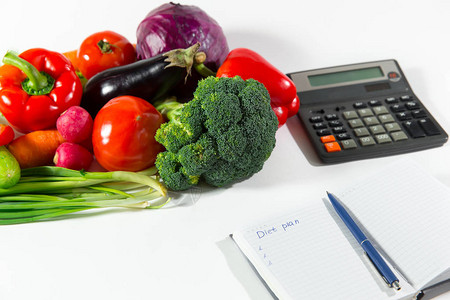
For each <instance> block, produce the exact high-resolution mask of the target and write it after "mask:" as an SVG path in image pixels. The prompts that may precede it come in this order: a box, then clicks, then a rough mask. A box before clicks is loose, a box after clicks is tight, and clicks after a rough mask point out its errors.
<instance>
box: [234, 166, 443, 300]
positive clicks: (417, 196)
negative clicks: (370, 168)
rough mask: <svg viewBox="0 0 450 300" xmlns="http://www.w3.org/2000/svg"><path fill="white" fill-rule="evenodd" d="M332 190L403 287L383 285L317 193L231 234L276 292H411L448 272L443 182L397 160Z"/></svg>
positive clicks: (385, 295)
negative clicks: (306, 203)
mask: <svg viewBox="0 0 450 300" xmlns="http://www.w3.org/2000/svg"><path fill="white" fill-rule="evenodd" d="M325 191H326V187H324V197H325V196H326V192H325ZM330 192H334V191H330ZM335 194H336V195H337V196H338V198H339V199H340V201H341V203H343V204H344V205H345V206H346V208H347V209H348V210H349V211H350V213H351V214H352V217H354V218H355V219H356V221H357V223H359V225H361V226H362V227H363V229H364V231H365V233H366V234H367V236H368V237H369V238H371V240H372V242H373V243H374V244H375V246H376V247H377V248H378V250H379V251H380V252H381V254H382V255H383V256H384V257H385V259H386V261H387V262H388V264H390V265H391V266H392V269H393V270H394V272H395V273H396V274H397V277H398V278H400V284H401V286H402V290H401V291H400V292H396V291H394V290H393V289H392V288H389V287H387V285H386V284H385V283H384V281H383V280H382V279H381V277H380V276H379V274H378V273H377V271H376V270H375V268H374V267H373V266H372V264H371V263H370V261H369V260H368V258H367V256H366V255H365V254H364V252H363V250H362V248H361V247H360V246H359V245H358V244H357V243H356V241H355V239H354V238H353V236H352V235H351V233H350V232H349V231H348V229H347V228H346V227H345V225H343V224H342V221H340V219H339V217H338V216H337V215H336V213H335V212H334V210H333V208H332V207H331V205H330V204H329V202H327V201H326V200H325V199H317V203H316V204H317V205H312V206H308V207H301V208H299V209H298V211H295V212H291V213H288V214H285V215H282V216H277V217H274V218H272V219H270V220H266V221H262V222H260V223H259V224H255V225H254V226H250V227H248V228H245V229H243V230H240V231H237V232H235V233H233V235H232V236H233V239H234V240H235V241H236V243H237V244H238V246H239V247H240V248H241V250H242V251H243V252H244V254H245V255H246V256H247V257H248V259H249V260H250V262H251V263H252V264H253V265H254V267H255V269H256V270H257V271H258V273H259V274H260V275H261V277H262V278H263V279H264V280H265V282H266V283H267V285H268V286H269V288H271V289H272V291H273V292H274V293H275V295H277V296H278V297H279V298H280V299H330V298H332V299H411V298H412V297H413V296H414V295H415V294H416V293H417V291H419V290H421V289H422V288H424V287H426V286H428V285H430V284H431V283H435V282H433V280H434V279H435V278H438V277H439V276H440V275H441V277H439V280H443V279H446V278H447V279H448V277H450V274H446V273H449V272H448V270H450V269H449V268H450V259H449V258H448V253H450V246H449V243H447V242H446V240H447V238H448V237H449V236H450V232H449V230H450V217H449V216H450V191H449V188H447V187H446V186H444V185H442V184H441V183H440V182H438V181H437V180H435V179H434V178H433V177H431V176H430V175H427V174H426V173H425V172H424V171H423V170H421V169H420V168H419V167H418V166H417V165H415V164H413V163H412V162H411V161H409V160H402V161H400V162H399V163H396V164H394V165H391V166H389V167H388V168H386V169H384V170H382V172H381V173H378V174H375V175H373V176H372V177H370V178H367V179H365V180H363V181H361V182H359V183H357V184H355V185H353V186H351V187H349V188H347V189H345V190H343V191H336V192H335ZM397 270H398V271H397Z"/></svg>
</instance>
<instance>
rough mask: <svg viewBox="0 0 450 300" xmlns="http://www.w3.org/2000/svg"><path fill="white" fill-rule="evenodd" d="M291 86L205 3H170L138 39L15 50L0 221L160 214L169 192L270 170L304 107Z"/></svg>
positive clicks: (1, 99) (108, 34) (2, 71)
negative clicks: (115, 211) (228, 33)
mask: <svg viewBox="0 0 450 300" xmlns="http://www.w3.org/2000/svg"><path fill="white" fill-rule="evenodd" d="M299 105H300V102H299V99H298V96H297V93H296V89H295V86H294V84H293V83H292V81H291V80H290V79H289V78H288V77H287V76H286V75H284V74H283V73H282V72H281V71H279V70H278V69H277V68H276V67H275V66H273V65H272V64H270V63H269V62H268V61H267V60H266V59H264V58H263V57H262V56H260V55H259V54H258V53H256V52H254V51H253V50H250V49H246V48H237V49H234V50H231V51H229V47H228V43H227V40H226V37H225V35H224V33H223V31H222V28H221V27H220V26H219V24H218V23H217V22H216V21H215V20H214V19H213V18H211V17H210V16H209V15H208V14H207V13H206V12H204V11H203V10H201V9H200V8H198V7H196V6H189V5H181V4H174V3H167V4H163V5H161V6H160V7H157V8H155V9H153V10H152V11H150V13H149V14H148V15H147V16H146V17H145V19H144V20H142V21H141V22H140V23H139V25H138V27H137V42H136V43H135V44H133V43H131V42H130V41H129V40H128V39H127V38H126V37H124V36H122V35H120V34H119V33H116V32H113V31H108V30H107V31H101V32H95V33H93V34H91V35H89V36H88V37H86V39H84V40H83V41H82V42H81V44H80V45H79V47H78V48H77V49H76V50H70V51H66V52H64V53H58V52H54V51H49V50H46V49H42V48H32V49H29V50H26V51H24V52H23V53H21V54H16V53H13V52H8V53H7V54H6V55H5V57H4V58H3V65H2V66H0V112H1V113H2V115H3V117H4V118H5V119H6V122H4V124H0V225H7V224H18V223H29V222H35V221H41V220H47V219H52V220H54V219H59V218H61V217H62V216H66V215H68V214H72V213H76V212H81V211H85V210H91V209H105V208H115V207H120V208H160V207H163V206H164V205H165V204H166V203H167V202H168V201H169V199H170V197H169V196H168V195H169V193H168V192H169V191H170V190H174V191H175V190H176V191H182V190H186V189H188V188H190V187H192V186H195V185H197V184H199V183H200V182H204V183H206V184H209V185H212V186H215V187H229V186H231V185H232V184H234V183H237V182H240V181H242V180H246V179H248V178H250V177H251V176H252V175H254V174H255V173H257V172H259V171H261V170H262V168H263V166H264V163H265V162H266V161H267V159H268V158H269V157H270V155H271V153H272V151H273V149H274V147H275V143H276V140H275V135H276V131H277V129H278V128H279V127H281V126H282V125H283V124H284V123H285V122H286V120H287V118H289V117H291V116H293V115H295V114H296V113H297V111H298V109H299Z"/></svg>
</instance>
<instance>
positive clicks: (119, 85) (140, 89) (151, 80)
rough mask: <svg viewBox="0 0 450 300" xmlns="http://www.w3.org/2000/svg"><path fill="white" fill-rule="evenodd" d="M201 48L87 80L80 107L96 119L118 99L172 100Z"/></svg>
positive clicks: (178, 50)
mask: <svg viewBox="0 0 450 300" xmlns="http://www.w3.org/2000/svg"><path fill="white" fill-rule="evenodd" d="M199 47H200V43H196V44H194V45H193V46H191V47H189V48H186V49H175V50H170V51H168V52H165V53H162V54H159V55H157V56H154V57H151V58H148V59H143V60H139V61H137V62H134V63H131V64H128V65H124V66H120V67H114V68H110V69H107V70H105V71H102V72H100V73H98V74H96V75H94V76H93V77H92V78H90V79H89V80H88V81H87V83H86V85H85V87H84V91H83V97H82V99H81V104H80V106H82V107H83V108H85V109H86V110H87V111H88V112H89V113H90V114H91V116H92V118H95V116H96V115H97V113H98V111H99V110H100V109H101V108H102V107H103V106H104V105H105V104H106V103H107V102H108V101H109V100H111V99H113V98H115V97H118V96H124V95H129V96H136V97H140V98H142V99H144V100H146V101H148V102H150V103H154V102H155V101H158V100H160V99H162V98H165V97H168V96H169V95H171V93H173V91H174V89H175V88H176V87H177V86H179V85H180V84H181V83H182V81H183V80H184V81H186V80H187V78H188V76H189V75H190V74H191V69H192V66H193V64H194V57H195V54H196V53H197V51H198V49H199Z"/></svg>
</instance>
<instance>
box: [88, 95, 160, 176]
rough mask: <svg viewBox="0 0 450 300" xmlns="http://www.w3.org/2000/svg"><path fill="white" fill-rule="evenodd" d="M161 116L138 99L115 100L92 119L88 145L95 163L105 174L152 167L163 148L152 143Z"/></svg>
mask: <svg viewBox="0 0 450 300" xmlns="http://www.w3.org/2000/svg"><path fill="white" fill-rule="evenodd" d="M162 123H163V117H162V115H161V114H160V113H159V112H158V111H157V110H156V108H155V107H154V106H153V105H151V104H150V103H148V102H147V101H145V100H144V99H142V98H138V97H134V96H119V97H116V98H113V99H111V100H110V101H109V102H108V103H106V104H105V106H103V107H102V109H100V111H99V112H98V114H97V116H96V117H95V119H94V128H93V133H92V145H93V148H94V155H95V158H96V159H97V161H98V163H99V164H100V165H101V166H102V167H103V168H105V169H107V170H108V171H118V170H122V171H133V172H135V171H140V170H143V169H146V168H149V167H151V166H153V165H154V163H155V160H156V155H157V154H158V153H159V152H161V151H163V150H164V148H163V146H162V145H161V144H159V143H158V142H157V141H156V140H155V133H156V130H158V128H159V127H160V126H161V124H162Z"/></svg>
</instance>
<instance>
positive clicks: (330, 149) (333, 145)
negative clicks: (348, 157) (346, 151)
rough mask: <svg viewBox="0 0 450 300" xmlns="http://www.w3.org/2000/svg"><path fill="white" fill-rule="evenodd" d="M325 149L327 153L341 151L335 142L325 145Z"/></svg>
mask: <svg viewBox="0 0 450 300" xmlns="http://www.w3.org/2000/svg"><path fill="white" fill-rule="evenodd" d="M324 145H325V149H326V150H327V152H338V151H341V146H339V144H338V143H337V142H330V143H325V144H324Z"/></svg>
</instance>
